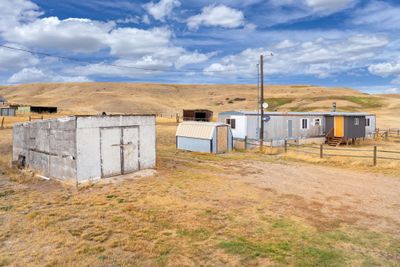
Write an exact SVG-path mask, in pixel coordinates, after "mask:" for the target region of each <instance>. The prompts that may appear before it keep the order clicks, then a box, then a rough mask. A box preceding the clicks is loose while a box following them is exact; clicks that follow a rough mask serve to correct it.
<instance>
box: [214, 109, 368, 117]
mask: <svg viewBox="0 0 400 267" xmlns="http://www.w3.org/2000/svg"><path fill="white" fill-rule="evenodd" d="M257 114H259V113H257V111H248V110H232V111H225V112H221V113H220V115H257ZM264 115H266V116H370V115H374V114H371V113H365V112H277V111H275V112H268V111H267V112H264Z"/></svg>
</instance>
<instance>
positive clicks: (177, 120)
mask: <svg viewBox="0 0 400 267" xmlns="http://www.w3.org/2000/svg"><path fill="white" fill-rule="evenodd" d="M176 123H179V114H178V113H176Z"/></svg>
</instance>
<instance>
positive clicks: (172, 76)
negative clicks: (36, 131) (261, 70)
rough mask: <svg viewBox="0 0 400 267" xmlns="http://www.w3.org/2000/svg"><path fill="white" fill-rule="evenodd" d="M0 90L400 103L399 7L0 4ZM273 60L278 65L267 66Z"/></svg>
mask: <svg viewBox="0 0 400 267" xmlns="http://www.w3.org/2000/svg"><path fill="white" fill-rule="evenodd" d="M0 7H1V9H0V44H2V45H6V46H9V47H14V48H18V49H23V50H32V51H37V52H41V53H47V54H51V55H57V56H62V57H67V58H73V59H76V60H79V61H80V62H78V61H70V60H65V59H60V58H54V57H50V56H45V55H39V54H29V53H26V52H23V51H19V50H10V49H7V48H4V47H3V48H1V47H0V83H1V84H20V83H35V82H73V81H127V82H129V81H131V82H162V83H256V74H257V73H256V64H257V63H258V58H259V55H260V54H264V55H265V73H266V77H265V81H266V83H270V84H314V85H322V86H346V87H353V88H357V89H361V90H363V91H365V92H369V93H400V90H399V88H400V55H399V50H400V38H399V36H400V2H399V1H377V0H365V1H362V0H297V1H295V0H241V1H240V0H230V1H228V0H225V1H206V0H197V1H196V0H188V1H183V0H160V1H159V0H155V1H128V0H108V1H105V0H85V1H76V0H59V1H48V0H0ZM271 54H273V56H271Z"/></svg>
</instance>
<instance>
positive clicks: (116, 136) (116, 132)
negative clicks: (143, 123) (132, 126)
mask: <svg viewBox="0 0 400 267" xmlns="http://www.w3.org/2000/svg"><path fill="white" fill-rule="evenodd" d="M100 143H101V144H100V149H101V176H102V177H110V176H114V175H120V174H121V173H122V172H121V169H122V168H121V128H102V129H100Z"/></svg>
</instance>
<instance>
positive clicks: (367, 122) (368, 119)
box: [366, 118, 371, 127]
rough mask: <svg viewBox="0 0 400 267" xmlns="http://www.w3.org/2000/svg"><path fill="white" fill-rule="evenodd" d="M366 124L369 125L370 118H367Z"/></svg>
mask: <svg viewBox="0 0 400 267" xmlns="http://www.w3.org/2000/svg"><path fill="white" fill-rule="evenodd" d="M366 125H367V127H369V126H371V119H370V118H367V121H366Z"/></svg>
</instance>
